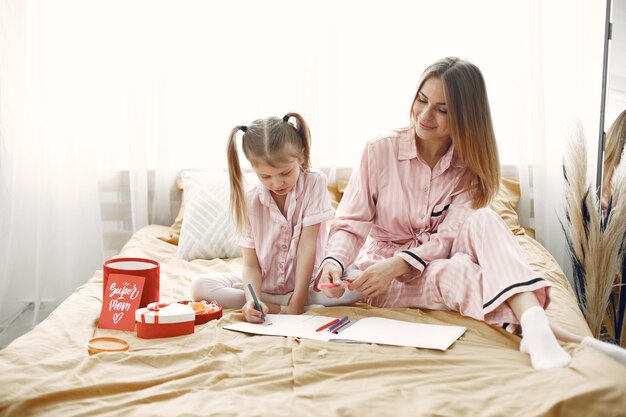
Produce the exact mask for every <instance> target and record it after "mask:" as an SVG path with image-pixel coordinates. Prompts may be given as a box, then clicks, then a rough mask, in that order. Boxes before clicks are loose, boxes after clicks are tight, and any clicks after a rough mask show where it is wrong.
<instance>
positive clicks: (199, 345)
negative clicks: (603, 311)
mask: <svg viewBox="0 0 626 417" xmlns="http://www.w3.org/2000/svg"><path fill="white" fill-rule="evenodd" d="M166 231H167V228H165V227H162V226H148V227H146V228H144V229H142V230H140V231H139V232H138V233H136V234H135V236H134V237H133V238H132V239H131V241H130V242H129V243H128V244H127V245H126V246H125V248H124V250H123V252H122V254H123V255H125V256H140V257H149V258H152V259H156V260H158V261H159V262H160V263H161V268H162V272H163V273H164V275H165V276H166V277H167V278H168V279H167V280H164V281H163V283H162V286H161V290H162V297H167V296H169V295H171V296H173V297H174V298H175V299H186V298H187V288H188V285H189V282H190V280H191V279H192V277H193V276H195V275H196V274H199V273H202V272H207V271H229V270H236V269H237V268H239V267H240V263H239V260H230V261H228V262H225V261H223V260H212V261H201V260H197V261H192V262H186V261H183V260H180V259H177V258H176V256H175V254H176V247H175V246H172V245H170V244H168V243H165V242H162V241H160V240H158V239H156V238H155V237H156V236H157V235H159V234H162V233H164V232H166ZM518 239H519V240H520V243H521V245H522V247H523V250H524V252H525V253H526V254H527V256H528V260H529V261H530V262H531V264H532V266H533V267H534V268H535V269H536V270H537V271H538V272H539V273H541V274H542V275H543V276H544V277H546V278H547V279H549V280H550V281H551V282H552V283H553V284H554V288H553V290H552V296H553V302H552V304H551V306H550V308H549V310H548V313H549V315H550V316H551V317H552V318H554V319H555V320H557V321H558V322H559V323H561V324H562V325H563V326H565V327H566V328H568V329H570V330H572V331H576V332H578V333H584V334H588V332H589V331H588V329H587V327H586V325H585V322H584V320H583V318H582V316H581V314H580V311H579V310H578V307H577V306H576V302H575V299H574V296H573V294H572V292H571V289H570V288H569V285H568V284H567V282H566V279H565V278H564V276H563V275H562V273H561V272H560V269H559V267H558V266H557V265H556V264H555V262H554V260H553V259H552V257H551V256H550V255H549V254H548V253H547V252H546V251H545V249H543V248H542V247H541V246H540V245H539V244H538V243H537V242H535V241H534V240H532V239H531V238H529V237H527V236H525V235H523V234H522V235H521V236H518ZM167 281H169V284H168V283H167ZM101 300H102V274H101V271H97V272H96V273H95V275H94V276H93V277H92V278H91V279H90V280H89V282H87V283H86V284H85V285H83V286H82V287H80V288H78V289H77V290H76V291H75V293H74V294H72V295H71V296H70V297H69V298H68V299H67V300H65V301H64V302H63V303H62V304H61V305H60V306H59V307H58V308H57V309H56V310H55V311H54V312H53V313H52V314H51V315H50V316H49V317H48V318H47V319H46V320H45V321H44V322H42V323H41V324H40V325H38V326H37V327H36V328H35V329H34V330H33V331H31V332H29V333H28V334H26V335H24V336H22V337H20V338H18V339H17V340H15V341H14V342H13V343H12V344H11V345H9V346H8V347H7V348H5V349H4V350H2V351H0V415H1V416H30V415H33V416H141V417H148V416H179V415H180V416H182V415H185V416H195V415H197V416H205V415H219V416H235V415H238V416H260V415H264V416H270V415H271V416H276V415H280V416H291V415H298V416H316V417H321V416H330V415H341V416H401V415H411V416H507V417H512V416H557V415H562V416H618V415H621V416H624V415H626V367H623V366H621V365H619V364H618V363H617V362H614V361H613V360H611V359H608V358H606V357H604V356H603V355H601V354H599V353H597V352H595V351H594V350H591V349H589V348H586V347H582V346H578V345H566V349H567V351H568V352H569V353H570V354H571V355H572V357H573V359H572V363H571V365H570V366H569V367H567V368H565V369H557V370H544V371H536V370H533V369H532V368H531V366H530V362H529V358H528V356H527V355H525V354H523V353H520V352H519V342H520V339H519V337H517V336H515V335H511V334H508V333H507V332H506V331H504V330H502V329H498V328H495V327H490V326H488V325H486V324H484V323H482V322H478V321H475V320H472V319H468V318H464V317H461V316H460V315H458V314H457V313H453V312H441V311H422V310H416V309H392V310H384V309H378V308H371V307H368V306H365V305H358V306H353V307H336V308H324V309H318V310H313V311H311V312H309V313H308V314H323V315H328V316H336V317H340V316H343V315H346V314H347V315H349V316H350V318H360V317H365V316H379V317H387V318H393V319H398V320H406V321H413V322H421V323H435V324H455V325H463V326H466V327H467V328H468V330H467V332H466V333H465V335H463V336H462V337H461V338H460V339H459V340H458V341H457V342H455V343H454V344H453V345H452V347H451V348H450V349H449V350H448V351H446V352H440V351H433V350H426V349H414V348H408V347H393V346H379V345H367V344H347V343H346V344H344V343H324V342H319V341H314V340H298V339H294V338H284V337H271V336H251V335H247V334H242V333H236V332H231V331H228V330H224V329H223V326H224V325H225V324H227V323H232V322H236V321H240V320H242V318H241V314H240V312H239V311H238V310H235V311H232V310H231V311H226V314H225V315H224V317H223V318H222V319H221V320H219V321H212V322H209V323H207V324H204V325H199V326H196V328H195V333H194V334H193V335H188V336H181V337H175V338H168V339H151V340H144V339H139V338H137V337H136V336H135V335H134V333H133V332H118V331H112V330H102V329H97V327H96V326H97V321H98V317H99V313H100V307H101ZM94 335H115V336H118V337H122V338H124V339H126V340H127V341H128V342H130V345H131V349H130V351H129V352H124V353H102V354H98V355H94V356H89V355H88V354H87V352H86V350H85V348H84V344H85V342H86V341H87V340H88V339H89V338H91V337H93V336H94Z"/></svg>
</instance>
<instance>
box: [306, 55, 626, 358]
mask: <svg viewBox="0 0 626 417" xmlns="http://www.w3.org/2000/svg"><path fill="white" fill-rule="evenodd" d="M410 115H411V124H410V126H408V127H407V128H404V129H400V130H398V131H395V132H392V133H390V134H389V135H386V136H383V137H381V138H378V139H375V140H372V141H370V142H369V143H368V144H367V146H366V148H365V151H364V152H363V156H362V159H361V165H360V168H359V170H358V171H356V172H355V173H354V174H353V176H352V177H351V178H350V181H349V183H348V187H347V189H346V192H345V194H344V196H343V198H342V200H341V203H340V204H339V207H338V209H337V216H336V220H335V222H334V223H333V225H332V228H331V231H330V235H329V242H328V247H327V250H326V254H327V257H326V258H325V260H324V262H323V264H322V268H321V272H320V277H319V278H318V280H319V282H321V283H325V282H332V283H336V284H339V285H343V286H346V284H345V283H342V281H341V280H340V279H341V277H342V275H345V274H346V270H347V269H348V268H349V267H351V268H352V269H353V270H356V271H361V272H358V275H360V276H358V278H356V279H355V280H354V281H352V283H351V284H349V287H350V288H351V289H354V290H358V291H359V292H361V293H362V294H363V295H364V296H365V297H367V302H368V303H370V304H372V305H375V306H379V307H418V308H426V309H433V310H454V311H458V312H460V313H461V314H463V315H465V316H469V317H473V318H475V319H477V320H482V321H485V322H487V323H490V324H493V325H498V326H503V327H504V328H506V329H507V330H510V331H514V330H516V329H518V328H519V327H520V325H521V329H522V330H523V338H522V341H521V345H520V350H521V351H523V352H526V353H528V354H529V355H530V359H531V363H532V366H533V367H535V368H559V367H564V366H566V365H567V364H568V363H569V361H570V356H569V354H568V353H567V352H566V351H565V350H564V349H563V348H562V347H561V346H560V345H559V343H558V341H557V338H558V339H560V340H561V341H564V342H579V343H580V342H582V343H584V344H586V345H589V346H591V347H593V348H595V349H598V350H600V351H602V352H604V353H605V354H607V355H609V356H611V357H613V358H614V359H616V360H617V361H619V362H621V363H623V364H626V351H624V350H623V349H621V348H618V347H616V346H613V345H609V344H607V343H603V342H601V341H598V340H596V339H593V338H589V337H587V338H584V339H583V338H582V337H580V336H577V335H573V334H571V333H569V332H567V331H565V330H564V329H561V328H560V327H558V326H556V325H555V324H553V323H550V322H549V320H548V318H547V316H546V314H545V312H544V308H546V307H547V306H548V303H549V301H550V294H549V287H550V284H549V283H548V282H547V281H546V280H544V279H543V278H542V277H540V276H537V274H536V273H535V272H534V271H533V270H532V269H531V268H530V266H529V265H528V264H527V263H526V261H525V260H524V257H523V254H522V252H521V250H520V248H519V245H518V244H517V242H516V241H515V239H514V237H513V234H512V233H511V231H510V230H509V229H508V227H507V226H506V224H505V223H504V222H503V221H502V219H501V218H500V217H499V216H498V215H497V214H495V213H494V212H493V211H491V210H489V209H487V208H484V207H485V206H486V204H487V203H488V202H489V200H490V199H491V198H492V197H493V196H494V194H495V193H496V191H497V189H498V184H499V179H500V172H499V168H500V164H499V161H498V151H497V146H496V141H495V135H494V131H493V127H492V123H491V114H490V110H489V103H488V100H487V91H486V87H485V83H484V79H483V76H482V74H481V72H480V70H479V69H478V68H477V67H476V66H474V65H473V64H471V63H469V62H466V61H463V60H460V59H458V58H445V59H442V60H440V61H438V62H436V63H434V64H433V65H431V66H430V67H428V68H427V69H426V71H425V72H424V74H423V75H422V78H421V80H420V83H419V87H418V89H417V92H416V94H415V98H414V100H413V103H412V106H411V113H410ZM322 291H324V292H326V294H327V295H329V296H331V297H337V296H341V295H342V291H343V288H342V286H338V287H334V288H325V289H323V290H322Z"/></svg>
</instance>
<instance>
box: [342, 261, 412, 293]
mask: <svg viewBox="0 0 626 417" xmlns="http://www.w3.org/2000/svg"><path fill="white" fill-rule="evenodd" d="M408 271H409V264H408V263H407V262H406V261H405V260H404V259H402V258H400V257H399V256H394V257H392V258H388V259H385V260H384V261H380V262H377V263H375V264H374V265H372V266H370V267H369V268H367V269H366V270H365V271H363V273H362V274H361V275H360V276H359V277H358V278H356V279H355V280H354V281H352V283H351V284H350V289H351V290H357V291H359V292H360V293H361V294H363V295H364V296H366V297H377V296H379V295H381V294H383V293H385V292H386V291H387V289H388V288H389V284H390V283H391V281H392V280H393V279H394V278H395V277H397V276H399V275H402V274H405V273H407V272H408Z"/></svg>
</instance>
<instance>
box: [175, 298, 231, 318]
mask: <svg viewBox="0 0 626 417" xmlns="http://www.w3.org/2000/svg"><path fill="white" fill-rule="evenodd" d="M179 303H180V304H185V305H191V303H192V301H189V300H184V301H179ZM205 303H206V302H205ZM209 305H210V304H209ZM215 305H216V308H209V310H213V311H209V312H208V313H196V324H204V323H208V322H210V321H211V320H215V319H219V318H221V317H222V310H223V309H222V306H221V305H219V304H217V303H215Z"/></svg>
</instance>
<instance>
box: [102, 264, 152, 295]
mask: <svg viewBox="0 0 626 417" xmlns="http://www.w3.org/2000/svg"><path fill="white" fill-rule="evenodd" d="M109 274H121V275H136V276H139V277H144V278H145V281H144V284H143V292H142V293H141V301H140V302H139V307H146V306H147V305H148V304H149V303H152V302H158V301H159V290H160V282H161V267H160V265H159V263H158V262H157V261H153V260H152V259H144V258H115V259H109V260H108V261H106V262H105V263H104V268H103V280H102V289H103V291H106V288H108V280H109Z"/></svg>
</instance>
